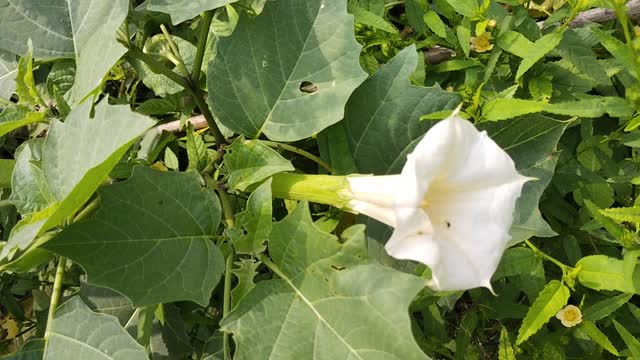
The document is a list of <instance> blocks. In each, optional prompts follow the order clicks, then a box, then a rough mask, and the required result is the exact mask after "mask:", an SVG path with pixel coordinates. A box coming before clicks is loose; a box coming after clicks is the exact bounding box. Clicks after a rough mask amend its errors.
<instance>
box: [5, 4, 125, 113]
mask: <svg viewBox="0 0 640 360" xmlns="http://www.w3.org/2000/svg"><path fill="white" fill-rule="evenodd" d="M43 5H44V4H43V3H42V2H40V1H36V0H0V18H2V19H11V20H10V21H2V22H0V48H2V49H5V50H8V51H11V52H13V53H15V54H24V53H26V52H27V40H29V39H31V41H32V42H33V56H34V57H36V58H72V59H75V60H76V75H75V76H76V80H75V83H74V86H73V88H72V89H71V94H70V99H71V100H72V102H77V101H79V100H81V99H82V98H83V97H84V96H85V95H86V94H88V93H89V92H91V91H93V90H94V89H95V88H96V87H98V86H100V84H101V83H102V78H103V76H104V75H105V74H106V73H107V72H108V71H109V69H110V68H111V67H112V66H113V64H114V63H115V62H116V61H117V60H118V59H119V58H120V57H121V56H122V55H123V54H124V53H125V48H124V47H123V46H121V45H120V44H119V43H118V42H117V41H116V30H117V29H118V28H119V27H120V25H121V24H122V22H123V21H124V19H125V17H126V16H127V13H128V11H129V2H128V1H127V0H114V1H92V0H51V1H48V2H47V3H46V6H43Z"/></svg>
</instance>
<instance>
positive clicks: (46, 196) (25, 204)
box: [9, 139, 55, 216]
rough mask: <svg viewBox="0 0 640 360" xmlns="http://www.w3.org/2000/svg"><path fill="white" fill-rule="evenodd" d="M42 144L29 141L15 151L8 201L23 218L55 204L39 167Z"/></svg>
mask: <svg viewBox="0 0 640 360" xmlns="http://www.w3.org/2000/svg"><path fill="white" fill-rule="evenodd" d="M42 143H43V142H42V141H41V140H38V139H34V140H29V141H27V142H25V143H23V144H22V145H21V146H20V147H19V148H18V149H17V150H16V155H15V156H16V167H15V169H14V171H13V175H12V180H11V183H12V186H11V196H10V197H9V200H10V201H11V202H12V203H13V204H14V205H15V206H16V208H18V211H19V212H20V214H22V215H23V216H24V215H28V214H30V213H35V212H38V211H41V210H44V209H45V208H47V207H48V206H50V205H51V204H53V203H54V202H55V198H54V196H53V194H52V193H51V190H49V186H48V185H47V180H46V178H45V176H44V172H43V171H42V168H41V167H40V162H41V160H42Z"/></svg>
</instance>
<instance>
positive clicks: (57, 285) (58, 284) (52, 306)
mask: <svg viewBox="0 0 640 360" xmlns="http://www.w3.org/2000/svg"><path fill="white" fill-rule="evenodd" d="M66 268H67V258H65V257H64V256H60V258H58V267H57V268H56V277H55V279H54V280H53V291H52V292H51V302H50V303H49V314H48V315H47V328H46V330H45V332H44V341H45V347H46V346H47V343H48V342H49V336H50V335H51V326H53V318H54V316H55V315H56V309H57V308H58V303H59V302H60V297H61V296H62V280H63V278H64V272H65V270H66Z"/></svg>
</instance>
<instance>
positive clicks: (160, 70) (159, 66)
mask: <svg viewBox="0 0 640 360" xmlns="http://www.w3.org/2000/svg"><path fill="white" fill-rule="evenodd" d="M124 45H125V46H128V49H129V55H131V56H133V57H134V58H136V59H138V60H140V61H142V62H144V63H145V64H147V66H149V69H151V71H153V72H154V73H156V74H161V75H164V76H166V77H168V78H169V79H171V80H172V81H173V82H175V83H176V84H178V85H180V86H182V87H183V88H185V89H189V88H190V87H191V84H190V83H189V81H188V80H187V79H185V78H184V77H182V76H180V75H178V74H176V73H175V72H173V71H172V70H171V69H169V68H168V67H166V66H165V65H164V64H163V63H161V62H159V61H157V60H156V59H154V58H152V57H151V56H149V55H147V54H145V53H144V52H143V51H142V50H141V49H140V48H139V47H137V46H134V45H129V44H124Z"/></svg>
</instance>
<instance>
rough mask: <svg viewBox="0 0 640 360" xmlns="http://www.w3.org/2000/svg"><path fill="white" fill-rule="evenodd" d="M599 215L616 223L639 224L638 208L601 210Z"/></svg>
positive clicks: (639, 209)
mask: <svg viewBox="0 0 640 360" xmlns="http://www.w3.org/2000/svg"><path fill="white" fill-rule="evenodd" d="M600 213H601V214H602V215H604V216H606V217H608V218H611V219H613V220H614V221H616V222H618V223H622V222H630V223H632V224H638V223H640V206H634V207H619V208H613V209H602V210H600Z"/></svg>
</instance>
